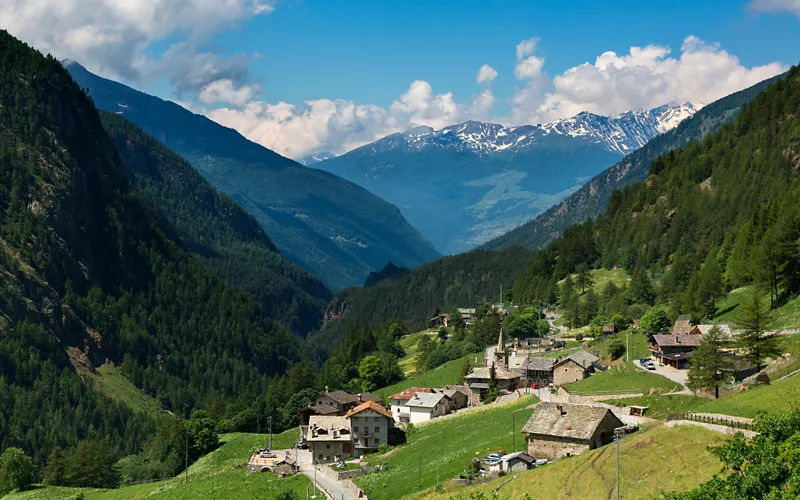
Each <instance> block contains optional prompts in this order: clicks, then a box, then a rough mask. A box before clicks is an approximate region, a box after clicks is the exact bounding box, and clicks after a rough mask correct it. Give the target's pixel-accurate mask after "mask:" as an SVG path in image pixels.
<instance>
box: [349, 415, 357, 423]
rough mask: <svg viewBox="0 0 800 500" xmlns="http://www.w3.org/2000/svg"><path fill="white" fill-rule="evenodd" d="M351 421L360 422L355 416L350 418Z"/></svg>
mask: <svg viewBox="0 0 800 500" xmlns="http://www.w3.org/2000/svg"><path fill="white" fill-rule="evenodd" d="M350 420H353V421H354V422H358V417H355V416H354V417H350Z"/></svg>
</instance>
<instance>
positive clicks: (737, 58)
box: [0, 0, 800, 159]
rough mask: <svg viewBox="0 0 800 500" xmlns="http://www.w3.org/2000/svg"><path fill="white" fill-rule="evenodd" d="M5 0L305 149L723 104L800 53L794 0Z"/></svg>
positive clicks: (132, 78) (99, 68) (271, 138)
mask: <svg viewBox="0 0 800 500" xmlns="http://www.w3.org/2000/svg"><path fill="white" fill-rule="evenodd" d="M6 3H7V4H10V5H6V6H4V7H3V8H2V9H0V26H3V27H6V28H7V29H8V30H9V31H10V32H11V33H12V34H14V35H16V36H18V37H20V38H22V39H23V40H25V41H27V42H29V43H31V44H32V45H34V46H35V47H37V48H38V49H40V50H42V51H43V52H51V53H53V54H54V55H56V56H57V57H62V58H63V57H69V58H72V59H75V60H77V61H79V62H81V63H83V64H84V65H85V66H86V67H87V68H89V69H90V70H92V71H95V72H97V73H100V74H102V75H103V76H107V77H110V78H114V79H117V80H121V81H123V82H125V83H128V84H130V85H132V86H134V87H136V88H139V89H140V90H143V91H145V92H148V93H151V94H155V95H158V96H160V97H163V98H168V99H173V100H175V101H177V102H179V103H181V104H182V105H184V106H186V107H187V108H189V109H191V110H193V111H195V112H198V113H204V114H206V115H207V116H209V117H210V118H211V119H213V120H216V121H218V122H220V123H222V124H224V125H226V126H230V127H232V128H235V129H237V130H238V131H239V132H241V133H242V134H244V135H245V136H246V137H248V138H250V139H251V140H253V141H256V142H259V143H261V144H263V145H264V146H266V147H269V148H271V149H274V150H276V151H278V152H280V153H281V154H284V155H287V156H290V157H293V158H297V159H301V158H303V157H305V156H308V155H315V154H318V153H321V152H333V153H334V154H341V153H343V152H345V151H347V150H349V149H352V148H354V147H357V146H360V145H362V144H365V143H368V142H370V141H373V140H375V139H377V138H380V137H382V136H385V135H387V134H390V133H394V132H398V131H402V130H405V129H407V128H410V127H413V126H417V125H423V124H424V125H429V126H432V127H435V128H441V127H443V126H446V125H450V124H453V123H458V122H460V121H465V120H468V119H475V120H481V121H492V122H498V123H503V124H507V125H519V124H527V123H541V122H546V121H551V120H554V119H558V118H564V117H569V116H573V115H574V114H577V113H578V112H581V111H589V112H594V113H598V114H616V113H620V112H624V111H627V110H630V109H647V108H650V107H656V106H659V105H662V104H665V103H667V102H677V101H694V102H700V103H709V102H713V101H714V100H716V99H718V98H720V97H723V96H725V95H727V94H729V93H731V92H734V91H737V90H740V89H742V88H745V87H748V86H750V85H752V84H754V83H756V82H758V81H760V80H763V79H764V78H768V77H770V76H772V75H775V74H778V73H780V72H782V71H785V70H786V69H787V68H788V67H789V65H791V64H795V63H797V61H798V60H800V29H798V28H800V3H798V1H797V0H748V1H699V0H694V1H686V0H673V1H668V2H667V1H659V2H655V1H653V2H641V1H639V2H633V1H615V2H611V1H606V2H597V1H588V0H572V1H569V2H564V1H551V2H544V1H530V0H529V1H517V0H507V1H495V2H477V1H458V2H455V1H437V2H390V1H377V2H361V1H358V2H357V1H341V0H326V1H323V0H224V1H223V0H126V1H125V2H119V1H118V0H36V1H35V2H31V1H30V0H7V2H6ZM484 65H486V67H485V68H484V69H483V70H482V74H483V75H484V76H485V78H483V79H482V80H481V81H480V82H478V81H476V77H477V76H478V72H479V69H480V68H481V67H482V66H484Z"/></svg>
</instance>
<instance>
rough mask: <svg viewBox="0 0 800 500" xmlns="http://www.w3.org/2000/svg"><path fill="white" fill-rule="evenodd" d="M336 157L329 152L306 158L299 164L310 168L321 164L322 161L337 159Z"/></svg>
mask: <svg viewBox="0 0 800 500" xmlns="http://www.w3.org/2000/svg"><path fill="white" fill-rule="evenodd" d="M335 157H336V155H335V154H333V153H328V152H327V151H326V152H324V153H315V154H313V155H308V156H306V157H305V158H303V159H301V160H299V162H298V163H301V164H303V165H305V166H306V167H308V166H309V165H313V164H314V163H319V162H321V161H325V160H330V159H331V158H335Z"/></svg>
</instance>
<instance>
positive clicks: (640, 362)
mask: <svg viewBox="0 0 800 500" xmlns="http://www.w3.org/2000/svg"><path fill="white" fill-rule="evenodd" d="M648 361H650V358H642V359H640V360H639V364H640V365H642V366H644V364H645V363H647V362H648Z"/></svg>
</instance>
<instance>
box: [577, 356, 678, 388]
mask: <svg viewBox="0 0 800 500" xmlns="http://www.w3.org/2000/svg"><path fill="white" fill-rule="evenodd" d="M564 388H565V389H566V390H567V392H569V393H570V394H624V393H631V392H641V393H643V394H649V393H650V392H651V391H657V392H663V393H666V392H672V391H676V390H680V389H681V386H680V385H678V384H676V383H675V382H673V381H671V380H669V379H667V378H665V377H662V376H660V375H655V374H653V373H648V372H646V371H644V370H642V369H640V368H637V367H636V366H634V364H633V362H630V363H621V364H619V365H617V366H612V367H610V368H609V369H608V370H607V371H604V372H597V373H595V374H594V375H592V376H591V377H589V378H586V379H583V380H581V381H580V382H576V383H574V384H569V385H567V386H566V387H564Z"/></svg>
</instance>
